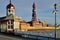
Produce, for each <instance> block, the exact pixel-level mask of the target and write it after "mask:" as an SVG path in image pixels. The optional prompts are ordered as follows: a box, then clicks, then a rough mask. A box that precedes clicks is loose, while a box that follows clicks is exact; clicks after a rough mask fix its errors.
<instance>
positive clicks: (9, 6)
mask: <svg viewBox="0 0 60 40" xmlns="http://www.w3.org/2000/svg"><path fill="white" fill-rule="evenodd" d="M11 7H13V8H14V9H15V7H14V5H13V4H12V3H9V4H8V5H7V9H8V8H9V9H10V8H11Z"/></svg>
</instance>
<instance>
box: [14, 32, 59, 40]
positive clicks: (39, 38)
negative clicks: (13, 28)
mask: <svg viewBox="0 0 60 40" xmlns="http://www.w3.org/2000/svg"><path fill="white" fill-rule="evenodd" d="M15 35H20V36H22V37H25V38H32V39H37V40H54V37H49V36H41V35H39V34H36V32H22V31H20V32H15ZM57 40H60V38H57Z"/></svg>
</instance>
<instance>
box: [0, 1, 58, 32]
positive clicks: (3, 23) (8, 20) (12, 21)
mask: <svg viewBox="0 0 60 40" xmlns="http://www.w3.org/2000/svg"><path fill="white" fill-rule="evenodd" d="M32 8H33V10H32V20H31V21H29V22H26V21H25V20H23V19H22V18H21V17H19V16H16V15H15V13H14V10H15V6H14V5H13V4H12V2H11V0H10V3H9V4H8V5H7V7H6V16H4V17H0V30H1V31H2V32H10V31H16V30H18V31H19V30H21V31H32V30H41V29H42V30H43V29H45V30H46V29H47V30H48V29H50V30H51V29H54V27H53V26H49V25H47V24H46V22H41V21H37V17H36V4H35V2H33V5H32ZM58 29H59V28H58Z"/></svg>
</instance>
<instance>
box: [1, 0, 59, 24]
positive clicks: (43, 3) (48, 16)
mask: <svg viewBox="0 0 60 40" xmlns="http://www.w3.org/2000/svg"><path fill="white" fill-rule="evenodd" d="M34 1H35V4H36V14H37V19H40V21H44V20H45V21H46V22H47V23H49V24H54V14H53V13H52V12H53V10H54V8H53V5H54V4H55V3H57V4H58V8H57V10H58V12H57V24H60V19H59V18H60V0H12V4H13V5H14V6H15V15H16V16H20V17H22V19H24V20H25V21H31V19H32V4H33V2H34ZM8 4H9V0H0V17H2V16H5V15H6V6H7V5H8Z"/></svg>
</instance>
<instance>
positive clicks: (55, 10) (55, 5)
mask: <svg viewBox="0 0 60 40" xmlns="http://www.w3.org/2000/svg"><path fill="white" fill-rule="evenodd" d="M56 12H57V4H54V14H55V40H56V25H57V23H56Z"/></svg>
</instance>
